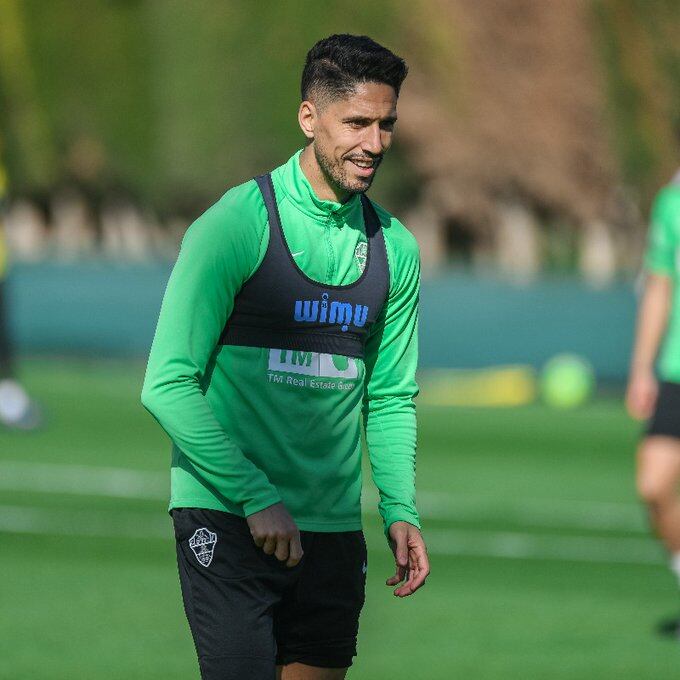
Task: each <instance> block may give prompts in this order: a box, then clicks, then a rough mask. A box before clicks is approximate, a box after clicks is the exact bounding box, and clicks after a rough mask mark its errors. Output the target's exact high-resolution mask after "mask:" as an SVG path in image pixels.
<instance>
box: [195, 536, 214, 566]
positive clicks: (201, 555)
mask: <svg viewBox="0 0 680 680" xmlns="http://www.w3.org/2000/svg"><path fill="white" fill-rule="evenodd" d="M216 543H217V534H215V533H213V532H212V531H209V530H208V529H206V528H205V527H201V528H200V529H196V531H194V535H193V536H192V537H191V538H190V539H189V547H190V548H191V549H192V550H193V551H194V555H196V559H197V560H198V562H199V564H202V565H203V566H204V567H209V566H210V563H211V562H212V558H213V553H214V552H215V544H216Z"/></svg>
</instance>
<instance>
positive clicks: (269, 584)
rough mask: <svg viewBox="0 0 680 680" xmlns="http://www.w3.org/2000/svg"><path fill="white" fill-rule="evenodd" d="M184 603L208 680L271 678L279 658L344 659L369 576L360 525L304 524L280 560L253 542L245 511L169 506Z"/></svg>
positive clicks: (341, 664)
mask: <svg viewBox="0 0 680 680" xmlns="http://www.w3.org/2000/svg"><path fill="white" fill-rule="evenodd" d="M171 515H172V519H173V522H174V525H175V538H176V542H177V564H178V568H179V577H180V583H181V586H182V597H183V600H184V610H185V612H186V615H187V619H188V620H189V626H190V628H191V633H192V635H193V638H194V644H195V645H196V652H197V654H198V660H199V666H200V668H201V677H202V678H203V679H204V680H217V679H219V680H231V678H234V679H236V678H238V679H239V680H243V679H244V678H248V679H249V680H273V679H274V678H275V677H276V669H275V666H276V665H285V664H289V663H293V662H296V661H297V662H300V663H304V664H307V665H309V666H318V667H322V668H347V667H348V666H351V665H352V657H353V656H355V655H356V639H357V632H358V629H359V614H360V612H361V608H362V606H363V604H364V591H365V585H366V543H365V541H364V535H363V532H361V531H344V532H334V533H325V532H315V531H301V532H300V536H301V542H302V549H303V551H304V556H303V558H302V560H301V561H300V563H299V564H298V565H297V566H295V567H292V568H291V567H286V565H285V563H284V562H279V560H278V559H277V558H276V557H275V556H274V555H266V554H265V553H264V552H263V551H262V549H261V548H258V547H257V546H256V545H255V543H254V542H253V537H252V536H251V534H250V529H249V527H248V524H247V522H246V520H245V519H243V518H242V517H238V516H236V515H233V514H231V513H227V512H220V511H218V510H204V509H200V508H179V509H174V510H172V511H171Z"/></svg>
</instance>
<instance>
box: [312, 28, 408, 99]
mask: <svg viewBox="0 0 680 680" xmlns="http://www.w3.org/2000/svg"><path fill="white" fill-rule="evenodd" d="M407 73H408V66H406V62H405V61H404V60H403V59H402V58H401V57H398V56H397V55H396V54H394V53H392V52H390V50H388V49H387V48H386V47H383V46H382V45H379V44H378V43H377V42H375V40H372V39H371V38H369V37H368V36H366V35H349V34H348V33H342V34H336V35H331V36H329V37H328V38H324V39H323V40H319V42H317V43H316V45H314V47H312V49H311V50H309V52H308V53H307V60H306V61H305V67H304V69H303V70H302V84H301V88H300V89H301V94H302V100H303V101H305V100H307V99H310V98H312V97H315V96H316V97H318V98H320V99H321V100H322V101H333V100H335V99H340V98H344V97H347V96H349V95H351V94H352V93H353V92H354V91H355V89H356V86H357V85H359V84H360V83H384V84H385V85H391V86H392V87H393V88H394V91H395V92H396V94H397V96H399V90H400V89H401V84H402V83H403V82H404V78H406V74H407Z"/></svg>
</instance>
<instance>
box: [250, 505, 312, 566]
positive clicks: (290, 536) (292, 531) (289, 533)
mask: <svg viewBox="0 0 680 680" xmlns="http://www.w3.org/2000/svg"><path fill="white" fill-rule="evenodd" d="M246 521H247V522H248V526H249V527H250V533H251V534H252V536H253V540H254V541H255V545H256V546H257V547H258V548H262V550H263V551H264V552H265V553H266V554H267V555H276V558H277V559H278V560H280V561H281V562H284V561H285V563H286V566H287V567H294V566H295V565H296V564H297V563H298V562H299V561H300V560H301V559H302V544H301V543H300V531H299V530H298V528H297V525H296V524H295V520H294V519H293V518H292V517H291V516H290V513H289V512H288V510H287V509H286V506H285V505H284V504H283V503H275V504H274V505H270V506H269V507H268V508H265V509H264V510H260V511H259V512H255V513H253V514H252V515H250V516H249V517H247V518H246Z"/></svg>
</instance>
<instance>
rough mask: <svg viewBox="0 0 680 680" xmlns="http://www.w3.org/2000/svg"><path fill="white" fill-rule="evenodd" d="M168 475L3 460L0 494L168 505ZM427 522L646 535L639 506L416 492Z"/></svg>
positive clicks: (370, 496)
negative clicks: (484, 522) (149, 501)
mask: <svg viewBox="0 0 680 680" xmlns="http://www.w3.org/2000/svg"><path fill="white" fill-rule="evenodd" d="M169 485H170V484H169V473H164V472H151V471H143V470H133V469H129V468H116V467H93V466H85V465H62V464H57V463H29V462H25V461H0V489H2V490H7V491H31V492H39V493H57V494H73V495H84V496H103V497H109V498H129V499H139V500H154V501H165V500H167V499H168V497H169ZM377 500H378V497H377V493H376V492H375V491H374V490H371V489H367V490H366V491H365V492H364V497H363V508H364V512H365V513H370V514H375V513H377ZM418 509H419V511H420V513H421V516H422V517H423V518H424V519H426V520H427V519H436V520H443V521H454V522H463V523H465V522H480V521H489V522H493V521H496V522H497V521H498V519H499V517H500V518H502V519H503V520H504V521H506V522H510V523H512V524H517V525H519V526H527V527H541V528H545V529H550V528H554V529H569V528H571V529H583V530H598V531H628V532H635V533H641V534H646V533H647V531H648V529H647V525H646V519H645V514H644V511H643V510H642V508H641V506H640V505H639V504H638V503H616V502H606V501H582V500H562V499H554V498H551V499H539V498H518V499H517V500H516V501H514V502H511V501H508V500H507V499H503V498H498V497H497V496H489V495H486V496H485V495H464V494H450V493H446V492H442V491H427V490H422V491H418Z"/></svg>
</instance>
